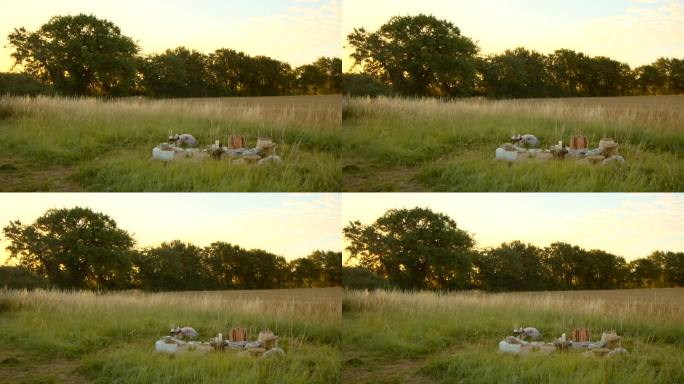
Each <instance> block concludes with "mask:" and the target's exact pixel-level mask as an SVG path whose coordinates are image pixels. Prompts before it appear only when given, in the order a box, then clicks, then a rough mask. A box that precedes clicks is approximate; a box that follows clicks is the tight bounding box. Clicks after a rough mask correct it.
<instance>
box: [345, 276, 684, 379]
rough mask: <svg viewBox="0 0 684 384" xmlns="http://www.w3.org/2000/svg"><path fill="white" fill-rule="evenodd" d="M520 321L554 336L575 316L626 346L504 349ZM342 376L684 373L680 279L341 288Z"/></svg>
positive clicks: (655, 376)
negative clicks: (597, 285)
mask: <svg viewBox="0 0 684 384" xmlns="http://www.w3.org/2000/svg"><path fill="white" fill-rule="evenodd" d="M517 326H533V327H536V328H538V329H539V330H540V331H541V332H542V334H543V340H544V341H552V340H553V339H554V338H557V337H559V336H560V335H561V333H564V332H565V333H570V331H571V330H572V329H573V328H575V327H578V326H583V327H587V328H588V329H589V330H590V332H591V335H592V337H593V338H594V339H596V338H598V339H600V335H601V332H602V331H603V330H615V331H617V333H618V334H620V335H622V336H623V342H622V345H623V347H625V348H626V349H628V350H629V354H628V355H626V356H617V357H611V358H604V359H600V358H595V357H589V358H587V357H581V356H580V354H579V353H576V352H569V353H565V354H558V353H554V354H551V355H549V356H544V355H543V354H542V353H540V352H532V353H531V354H529V355H527V356H514V355H501V354H499V352H498V343H499V341H500V340H502V339H504V338H505V337H506V336H508V335H509V334H510V333H511V331H512V329H513V328H514V327H517ZM342 355H343V360H344V362H343V367H342V372H343V373H342V380H343V382H354V383H620V384H626V383H671V384H674V383H682V382H684V369H682V367H684V288H673V289H643V290H621V291H577V292H538V293H502V294H484V293H479V292H463V293H451V294H438V293H432V292H418V293H400V292H386V291H375V292H366V291H347V292H345V294H344V298H343V341H342Z"/></svg>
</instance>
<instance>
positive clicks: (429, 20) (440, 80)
mask: <svg viewBox="0 0 684 384" xmlns="http://www.w3.org/2000/svg"><path fill="white" fill-rule="evenodd" d="M347 40H348V42H349V45H350V46H351V47H352V48H354V52H353V53H352V54H351V57H352V58H353V59H354V61H355V65H359V66H361V67H362V68H363V70H364V72H366V73H368V74H370V75H373V76H375V77H377V78H380V79H382V80H384V81H386V82H388V83H389V84H391V85H392V86H393V87H394V88H395V89H396V90H397V91H398V92H400V93H402V94H406V95H434V96H441V95H451V96H454V95H459V96H463V95H468V94H469V93H470V90H471V89H472V87H473V83H474V80H475V64H476V61H475V54H477V46H476V45H475V43H474V42H473V41H472V40H471V39H470V38H468V37H464V36H462V35H461V31H460V29H458V27H456V26H455V25H453V24H452V23H450V22H449V21H446V20H439V19H437V18H436V17H434V16H427V15H423V14H421V15H418V16H396V17H392V18H391V19H390V20H389V21H388V22H387V23H385V24H383V25H382V26H381V27H380V28H379V29H378V30H377V31H375V32H369V31H366V30H365V29H363V28H359V29H354V31H353V32H352V33H351V34H349V36H348V37H347Z"/></svg>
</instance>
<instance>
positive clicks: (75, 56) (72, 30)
mask: <svg viewBox="0 0 684 384" xmlns="http://www.w3.org/2000/svg"><path fill="white" fill-rule="evenodd" d="M9 42H10V45H11V46H13V47H14V48H15V51H14V53H12V57H13V58H14V60H15V62H16V64H19V65H21V66H22V68H23V69H24V70H25V71H26V73H28V74H31V75H33V76H35V77H36V78H38V79H41V80H43V81H46V82H48V83H50V84H53V85H54V86H55V88H57V89H59V90H60V91H61V92H63V93H65V94H69V95H86V94H92V95H117V94H122V93H126V91H127V90H128V89H130V88H131V87H132V82H133V80H134V78H135V61H136V59H135V55H136V54H137V53H138V51H139V48H138V46H137V45H136V43H135V42H134V41H133V39H131V38H130V37H127V36H124V35H122V34H121V30H120V29H119V27H117V26H116V25H114V24H113V23H112V22H110V21H107V20H101V19H98V18H96V17H95V16H91V15H83V14H81V15H77V16H55V17H53V18H51V19H50V21H48V22H47V23H46V24H44V25H43V26H41V27H40V28H39V29H38V30H37V31H34V32H30V31H27V30H26V29H25V28H23V27H22V28H17V29H15V30H14V32H12V33H11V34H10V35H9Z"/></svg>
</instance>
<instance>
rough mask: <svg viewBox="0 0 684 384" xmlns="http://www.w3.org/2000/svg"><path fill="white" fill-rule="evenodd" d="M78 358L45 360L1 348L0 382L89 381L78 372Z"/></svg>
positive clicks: (64, 383)
mask: <svg viewBox="0 0 684 384" xmlns="http://www.w3.org/2000/svg"><path fill="white" fill-rule="evenodd" d="M78 366H79V362H78V361H76V360H66V359H50V360H44V359H40V358H37V357H35V356H32V355H31V354H29V353H26V352H22V351H17V350H10V349H0V383H2V384H4V383H7V384H10V383H12V384H38V383H55V384H57V383H59V384H81V383H89V382H90V381H89V380H87V379H86V378H85V377H83V376H81V375H79V374H78V373H76V369H77V368H78Z"/></svg>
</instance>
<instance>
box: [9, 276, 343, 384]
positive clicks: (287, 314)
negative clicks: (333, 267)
mask: <svg viewBox="0 0 684 384" xmlns="http://www.w3.org/2000/svg"><path fill="white" fill-rule="evenodd" d="M340 317H341V289H339V288H330V289H328V288H321V289H295V290H271V291H269V290H264V291H225V292H191V293H140V292H122V293H110V294H95V293H89V292H72V293H70V292H57V291H50V292H48V291H34V292H21V291H7V290H0V329H1V330H2V332H0V383H8V384H9V383H14V384H16V383H27V384H28V383H33V384H38V383H228V382H229V383H244V384H247V383H298V384H299V383H301V384H305V383H326V384H327V383H339V382H340V366H341V358H340V350H339V344H340V339H341V334H340ZM174 325H180V326H184V325H189V326H192V327H194V328H195V329H196V330H197V331H198V332H199V333H200V338H201V339H202V340H204V341H207V340H208V339H209V338H210V337H214V336H216V334H218V333H219V332H222V333H223V334H227V333H228V331H229V330H230V328H232V327H234V326H244V327H246V328H247V329H248V333H249V338H250V339H256V337H257V334H258V332H259V331H260V330H264V329H270V330H272V331H273V332H274V333H276V334H277V335H278V336H279V337H280V339H279V340H278V344H279V346H281V347H282V348H284V349H285V351H286V355H284V356H282V357H274V358H270V357H269V358H261V359H260V358H252V357H248V356H240V355H238V354H237V353H235V352H225V353H217V352H212V353H208V354H204V355H202V354H194V353H187V354H184V355H178V356H169V355H164V354H159V353H156V352H155V351H154V342H155V341H156V340H158V339H159V337H161V336H164V335H166V334H167V333H168V330H169V329H170V327H172V326H174Z"/></svg>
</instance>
